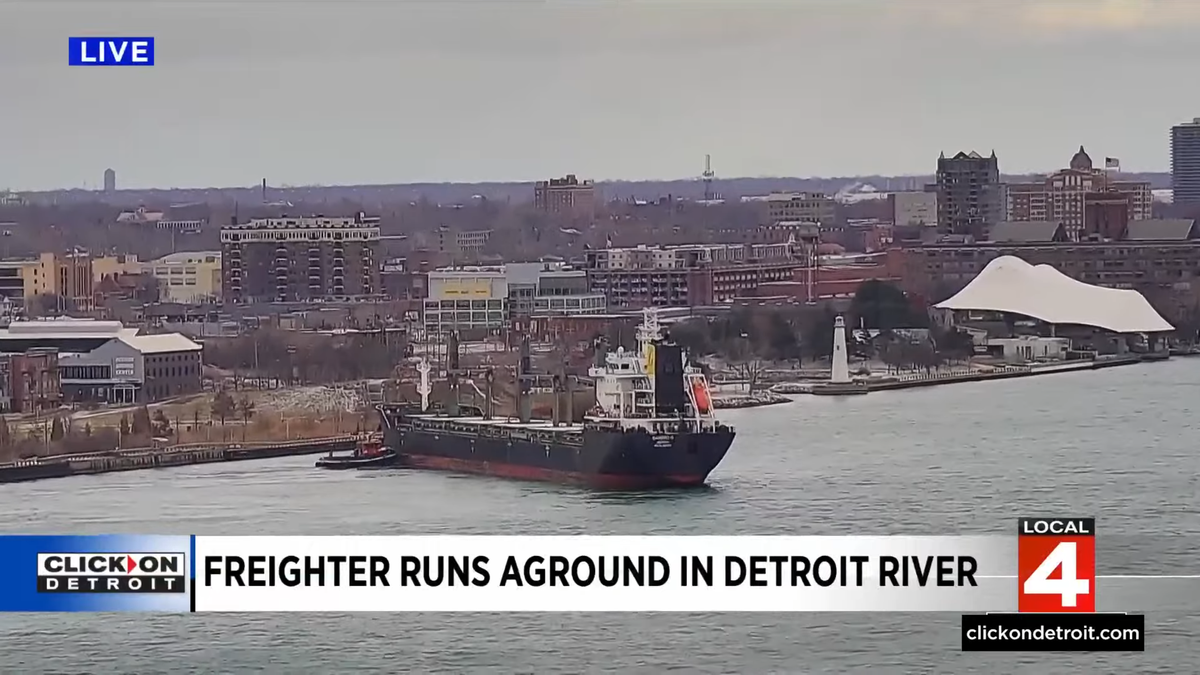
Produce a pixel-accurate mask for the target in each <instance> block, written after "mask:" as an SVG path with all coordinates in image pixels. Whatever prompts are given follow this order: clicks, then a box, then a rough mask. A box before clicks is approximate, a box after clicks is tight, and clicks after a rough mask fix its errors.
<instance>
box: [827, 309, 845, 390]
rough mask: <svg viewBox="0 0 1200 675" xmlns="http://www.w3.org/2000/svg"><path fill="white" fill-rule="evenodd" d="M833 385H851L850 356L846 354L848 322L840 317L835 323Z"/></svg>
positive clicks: (831, 371)
mask: <svg viewBox="0 0 1200 675" xmlns="http://www.w3.org/2000/svg"><path fill="white" fill-rule="evenodd" d="M829 382H830V383H831V384H850V356H849V355H848V354H847V353H846V321H845V319H843V318H842V317H841V316H840V315H839V316H838V318H837V319H835V320H834V322H833V363H832V364H831V368H830V377H829Z"/></svg>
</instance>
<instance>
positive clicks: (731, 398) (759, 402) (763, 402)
mask: <svg viewBox="0 0 1200 675" xmlns="http://www.w3.org/2000/svg"><path fill="white" fill-rule="evenodd" d="M791 401H792V399H790V398H788V397H787V396H781V395H780V394H779V393H777V392H774V391H759V392H755V393H753V394H725V395H717V396H713V399H712V402H713V408H715V409H717V410H733V409H738V408H761V407H763V406H767V405H779V404H780V403H790V402H791Z"/></svg>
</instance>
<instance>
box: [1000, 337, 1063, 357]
mask: <svg viewBox="0 0 1200 675" xmlns="http://www.w3.org/2000/svg"><path fill="white" fill-rule="evenodd" d="M987 344H988V351H989V352H992V353H997V352H998V354H997V355H998V356H1000V357H1002V358H1003V359H1004V360H1005V361H1012V362H1027V361H1062V360H1065V359H1066V358H1067V352H1068V351H1070V350H1071V341H1070V340H1068V339H1067V338H1060V337H1038V336H1036V335H1018V336H1016V337H1010V338H992V339H990V340H988V342H987Z"/></svg>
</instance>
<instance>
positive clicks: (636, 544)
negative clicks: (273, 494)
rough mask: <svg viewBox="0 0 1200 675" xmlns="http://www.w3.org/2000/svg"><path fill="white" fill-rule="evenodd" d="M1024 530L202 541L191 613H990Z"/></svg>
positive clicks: (1010, 598)
mask: <svg viewBox="0 0 1200 675" xmlns="http://www.w3.org/2000/svg"><path fill="white" fill-rule="evenodd" d="M1015 551H1016V546H1015V538H1012V537H998V536H959V537H753V536H747V537H687V536H653V537H624V536H611V537H610V536H545V537H528V536H400V537H206V536H198V537H196V538H195V555H196V558H195V579H194V582H193V583H194V585H195V611H198V612H205V611H237V612H249V611H259V612H280V611H330V612H353V611H389V612H400V611H407V612H422V611H449V612H456V611H459V612H512V611H531V612H556V611H564V612H588V611H598V612H606V611H627V612H655V611H667V612H687V611H699V612H748V611H749V612H819V611H841V612H847V611H850V612H853V611H877V612H925V611H938V612H985V611H1012V610H1014V609H1015V608H1016V589H1015V581H1014V580H1013V579H1012V578H1011V575H1012V574H1013V570H1014V568H1015V560H1016V553H1015Z"/></svg>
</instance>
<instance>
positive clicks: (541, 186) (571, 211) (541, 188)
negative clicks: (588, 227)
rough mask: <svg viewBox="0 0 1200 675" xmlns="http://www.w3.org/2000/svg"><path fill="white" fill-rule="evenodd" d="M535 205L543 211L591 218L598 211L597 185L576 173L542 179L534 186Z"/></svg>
mask: <svg viewBox="0 0 1200 675" xmlns="http://www.w3.org/2000/svg"><path fill="white" fill-rule="evenodd" d="M533 206H534V208H537V209H538V210H541V211H549V212H550V213H562V214H567V215H571V216H580V217H587V218H591V217H592V216H594V215H595V213H596V185H595V183H593V182H592V181H590V180H579V179H578V178H576V177H575V174H573V173H572V174H567V175H566V176H565V177H563V178H551V179H550V180H540V181H538V182H537V183H536V184H534V186H533Z"/></svg>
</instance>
